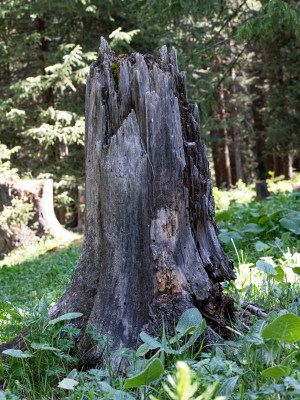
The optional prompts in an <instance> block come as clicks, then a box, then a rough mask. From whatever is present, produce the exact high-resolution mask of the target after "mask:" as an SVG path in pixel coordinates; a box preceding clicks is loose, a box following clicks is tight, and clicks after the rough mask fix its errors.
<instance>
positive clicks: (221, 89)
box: [220, 83, 232, 186]
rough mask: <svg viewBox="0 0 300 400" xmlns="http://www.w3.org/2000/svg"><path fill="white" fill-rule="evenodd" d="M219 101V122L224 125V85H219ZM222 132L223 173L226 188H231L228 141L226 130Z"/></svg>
mask: <svg viewBox="0 0 300 400" xmlns="http://www.w3.org/2000/svg"><path fill="white" fill-rule="evenodd" d="M220 100H221V121H223V123H225V121H226V106H225V99H224V85H223V83H221V85H220ZM223 132H224V156H225V173H226V183H227V185H228V186H232V177H231V165H230V154H229V139H228V132H227V128H226V127H224V128H223Z"/></svg>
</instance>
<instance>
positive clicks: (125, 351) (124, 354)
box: [114, 347, 130, 358]
mask: <svg viewBox="0 0 300 400" xmlns="http://www.w3.org/2000/svg"><path fill="white" fill-rule="evenodd" d="M129 351H130V350H129V349H128V348H127V347H123V348H121V349H118V350H116V351H115V352H114V356H115V357H121V358H123V357H127V356H129Z"/></svg>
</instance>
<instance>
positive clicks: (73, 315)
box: [49, 312, 83, 325]
mask: <svg viewBox="0 0 300 400" xmlns="http://www.w3.org/2000/svg"><path fill="white" fill-rule="evenodd" d="M82 316H83V314H82V313H78V312H73V313H67V314H64V315H61V316H60V317H58V318H55V319H51V320H50V321H49V325H55V324H57V323H58V322H60V321H69V320H70V319H75V318H79V317H82Z"/></svg>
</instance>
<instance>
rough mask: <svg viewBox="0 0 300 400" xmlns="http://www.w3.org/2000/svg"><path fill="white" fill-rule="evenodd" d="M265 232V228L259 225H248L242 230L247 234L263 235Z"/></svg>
mask: <svg viewBox="0 0 300 400" xmlns="http://www.w3.org/2000/svg"><path fill="white" fill-rule="evenodd" d="M264 230H265V228H264V227H262V226H260V225H258V224H247V225H245V226H244V228H243V229H242V232H245V233H255V234H256V233H261V232H263V231H264Z"/></svg>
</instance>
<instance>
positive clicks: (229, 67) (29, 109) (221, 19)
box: [0, 0, 300, 226]
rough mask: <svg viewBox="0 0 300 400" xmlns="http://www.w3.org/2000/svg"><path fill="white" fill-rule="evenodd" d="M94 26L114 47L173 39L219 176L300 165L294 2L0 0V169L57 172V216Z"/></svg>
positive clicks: (78, 174) (79, 149) (248, 176)
mask: <svg viewBox="0 0 300 400" xmlns="http://www.w3.org/2000/svg"><path fill="white" fill-rule="evenodd" d="M100 36H104V37H106V38H107V39H108V40H109V41H110V45H111V46H112V48H113V49H114V50H115V52H116V54H122V53H130V52H133V51H137V52H141V53H154V54H155V52H156V51H157V49H158V48H159V47H161V46H162V45H164V44H166V45H167V46H168V48H169V49H170V47H171V46H175V47H176V49H177V51H178V57H179V67H180V69H181V70H185V71H186V74H187V84H188V96H189V101H190V102H192V103H197V105H198V107H199V111H200V121H201V125H202V140H203V141H204V142H205V143H206V144H207V146H208V152H209V157H210V161H211V167H212V170H213V177H214V180H215V185H216V186H218V187H221V188H223V187H230V186H232V185H234V184H235V183H236V182H237V181H238V180H240V179H242V180H243V181H245V182H247V183H251V182H253V181H255V180H257V179H265V178H266V177H268V173H270V174H272V175H273V176H274V174H275V176H279V175H284V176H285V178H286V179H290V178H291V177H292V173H293V170H298V171H299V170H300V155H299V154H300V153H299V147H300V135H299V126H300V123H299V122H300V121H299V119H300V116H299V112H298V113H297V110H299V105H300V97H299V92H300V82H299V70H300V69H299V66H300V57H299V53H300V51H299V43H300V7H299V2H297V1H293V0H291V1H289V0H287V1H283V0H271V1H256V0H242V1H241V0H220V1H215V0H207V1H200V0H196V1H195V0H184V1H183V0H148V1H141V0H126V1H125V0H110V1H107V0H64V1H61V0H60V1H58V0H31V1H24V0H2V1H1V5H0V63H1V64H0V88H1V97H2V102H1V105H0V168H1V169H0V173H1V174H8V175H9V176H12V175H13V174H18V175H19V176H21V177H23V178H24V177H25V178H53V179H54V185H55V186H54V188H55V207H56V211H57V213H58V216H59V219H60V222H61V223H68V224H69V225H70V226H72V225H76V222H77V221H76V217H74V216H76V215H77V214H76V213H74V211H75V209H76V204H77V203H78V201H77V200H78V199H77V197H78V190H77V188H78V186H79V185H81V184H83V183H84V112H85V107H84V103H85V80H86V76H87V74H88V70H89V65H90V64H91V63H92V62H93V61H94V60H95V59H96V57H97V52H96V51H95V50H96V49H97V46H98V44H99V38H100ZM269 171H270V172H269ZM74 218H75V220H74Z"/></svg>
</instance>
